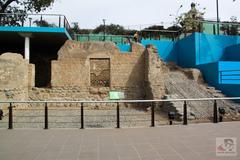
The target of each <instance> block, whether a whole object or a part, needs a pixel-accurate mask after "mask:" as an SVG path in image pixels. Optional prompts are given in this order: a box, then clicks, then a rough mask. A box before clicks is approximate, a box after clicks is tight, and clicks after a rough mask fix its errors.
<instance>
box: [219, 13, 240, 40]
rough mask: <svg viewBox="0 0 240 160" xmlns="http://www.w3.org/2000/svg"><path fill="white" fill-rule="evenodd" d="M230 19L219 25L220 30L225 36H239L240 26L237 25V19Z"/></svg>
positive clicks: (233, 17)
mask: <svg viewBox="0 0 240 160" xmlns="http://www.w3.org/2000/svg"><path fill="white" fill-rule="evenodd" d="M230 19H231V21H230V22H224V23H223V24H222V25H221V27H220V30H221V31H223V33H224V34H226V35H239V33H238V30H239V26H240V24H239V23H237V17H235V16H232V17H231V18H230Z"/></svg>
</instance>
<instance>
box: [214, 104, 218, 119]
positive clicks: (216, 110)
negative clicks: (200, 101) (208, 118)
mask: <svg viewBox="0 0 240 160" xmlns="http://www.w3.org/2000/svg"><path fill="white" fill-rule="evenodd" d="M217 108H218V107H217V100H214V107H213V123H218V109H217Z"/></svg>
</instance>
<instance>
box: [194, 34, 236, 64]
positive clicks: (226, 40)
mask: <svg viewBox="0 0 240 160" xmlns="http://www.w3.org/2000/svg"><path fill="white" fill-rule="evenodd" d="M195 43H196V44H195V45H196V65H199V64H206V63H213V62H218V61H221V60H226V57H225V49H226V48H227V47H229V46H232V45H236V44H239V43H240V36H225V35H210V34H202V33H195Z"/></svg>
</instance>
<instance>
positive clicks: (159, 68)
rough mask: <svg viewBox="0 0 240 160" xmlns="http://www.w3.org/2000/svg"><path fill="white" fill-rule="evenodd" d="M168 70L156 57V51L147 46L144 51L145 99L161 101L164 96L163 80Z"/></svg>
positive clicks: (152, 47)
mask: <svg viewBox="0 0 240 160" xmlns="http://www.w3.org/2000/svg"><path fill="white" fill-rule="evenodd" d="M167 74H168V68H167V66H166V65H165V64H164V62H163V60H161V59H160V58H159V57H158V53H157V49H156V48H155V47H154V46H152V45H149V46H147V48H146V50H145V90H146V99H162V98H163V96H164V95H165V92H166V91H165V84H164V80H165V77H166V76H167Z"/></svg>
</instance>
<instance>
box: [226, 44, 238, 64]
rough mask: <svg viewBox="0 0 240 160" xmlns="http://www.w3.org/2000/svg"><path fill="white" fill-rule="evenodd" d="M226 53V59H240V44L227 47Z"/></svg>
mask: <svg viewBox="0 0 240 160" xmlns="http://www.w3.org/2000/svg"><path fill="white" fill-rule="evenodd" d="M224 54H225V60H226V61H240V44H238V45H233V46H230V47H227V48H226V49H225V53H224Z"/></svg>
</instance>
